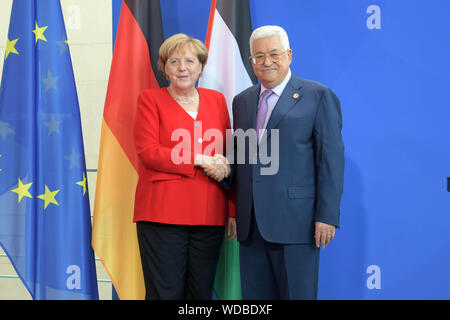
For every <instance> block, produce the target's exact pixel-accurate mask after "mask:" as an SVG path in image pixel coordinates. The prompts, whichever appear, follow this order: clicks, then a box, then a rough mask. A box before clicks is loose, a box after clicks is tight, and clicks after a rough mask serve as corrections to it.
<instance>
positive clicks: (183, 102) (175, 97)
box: [167, 87, 198, 104]
mask: <svg viewBox="0 0 450 320" xmlns="http://www.w3.org/2000/svg"><path fill="white" fill-rule="evenodd" d="M167 90H168V91H169V93H170V95H171V96H172V97H173V98H174V99H175V100H176V101H178V102H179V103H181V104H191V103H194V102H195V101H197V99H198V92H197V90H195V92H196V93H197V94H196V96H195V97H194V98H192V99H190V100H182V99H180V98H178V97H177V96H175V95H174V94H173V92H172V90H170V87H167Z"/></svg>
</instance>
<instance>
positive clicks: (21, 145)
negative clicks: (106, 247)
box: [0, 0, 98, 299]
mask: <svg viewBox="0 0 450 320" xmlns="http://www.w3.org/2000/svg"><path fill="white" fill-rule="evenodd" d="M0 244H1V246H2V247H3V250H4V251H5V252H6V253H7V255H8V257H9V259H10V260H11V262H12V264H13V266H14V268H15V270H16V272H17V274H18V275H19V277H20V278H21V279H22V281H23V283H24V284H25V286H26V288H27V289H28V291H29V292H30V294H31V296H32V298H33V299H98V290H97V278H96V272H95V261H94V254H93V251H92V247H91V220H90V208H89V193H88V189H87V181H86V165H85V158H84V147H83V140H82V133H81V121H80V112H79V106H78V98H77V93H76V87H75V82H74V76H73V69H72V62H71V59H70V53H69V48H68V43H67V36H66V31H65V26H64V20H63V16H62V11H61V5H60V1H59V0H14V2H13V6H12V12H11V22H10V26H9V32H8V38H7V44H6V53H5V58H4V65H3V75H2V81H1V86H0Z"/></svg>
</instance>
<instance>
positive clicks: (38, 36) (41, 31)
mask: <svg viewBox="0 0 450 320" xmlns="http://www.w3.org/2000/svg"><path fill="white" fill-rule="evenodd" d="M47 28H48V26H46V27H41V28H39V26H38V24H37V21H36V29H34V30H33V32H34V34H35V36H36V43H37V42H38V40H44V41H45V42H47V39H46V38H45V36H44V32H45V29H47Z"/></svg>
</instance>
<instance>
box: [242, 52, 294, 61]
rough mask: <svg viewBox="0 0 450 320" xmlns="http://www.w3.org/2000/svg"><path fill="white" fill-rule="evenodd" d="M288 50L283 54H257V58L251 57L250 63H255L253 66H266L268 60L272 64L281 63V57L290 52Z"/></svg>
mask: <svg viewBox="0 0 450 320" xmlns="http://www.w3.org/2000/svg"><path fill="white" fill-rule="evenodd" d="M288 51H289V49H288V50H286V51H284V52H282V53H270V54H262V53H260V54H257V55H256V56H250V58H249V59H250V61H251V62H253V64H264V62H266V58H269V59H270V61H272V62H277V61H280V59H281V56H282V55H283V54H285V53H286V52H288Z"/></svg>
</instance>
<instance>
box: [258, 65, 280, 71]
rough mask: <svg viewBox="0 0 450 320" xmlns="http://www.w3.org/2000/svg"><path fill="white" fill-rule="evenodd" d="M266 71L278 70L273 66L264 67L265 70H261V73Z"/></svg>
mask: <svg viewBox="0 0 450 320" xmlns="http://www.w3.org/2000/svg"><path fill="white" fill-rule="evenodd" d="M267 70H278V68H277V67H276V66H275V65H273V66H270V67H265V68H262V69H261V71H267Z"/></svg>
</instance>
